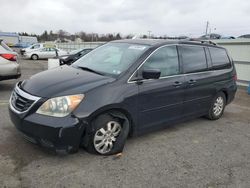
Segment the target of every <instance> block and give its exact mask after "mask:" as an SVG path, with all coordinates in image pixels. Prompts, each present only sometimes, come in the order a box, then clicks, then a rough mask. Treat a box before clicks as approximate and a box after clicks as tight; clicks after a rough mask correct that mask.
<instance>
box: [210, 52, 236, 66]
mask: <svg viewBox="0 0 250 188" xmlns="http://www.w3.org/2000/svg"><path fill="white" fill-rule="evenodd" d="M209 51H210V55H211V59H212V65H213V68H215V69H216V68H225V67H231V63H230V61H229V58H228V56H227V52H226V50H224V49H222V48H209Z"/></svg>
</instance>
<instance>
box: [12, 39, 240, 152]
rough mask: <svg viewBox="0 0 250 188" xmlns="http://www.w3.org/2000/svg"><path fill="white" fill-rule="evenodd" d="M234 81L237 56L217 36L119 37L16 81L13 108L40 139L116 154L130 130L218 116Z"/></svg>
mask: <svg viewBox="0 0 250 188" xmlns="http://www.w3.org/2000/svg"><path fill="white" fill-rule="evenodd" d="M236 89H237V87H236V72H235V68H234V64H233V61H232V59H231V58H230V56H229V55H228V53H227V51H226V50H225V49H224V48H222V47H219V46H217V45H215V44H213V43H209V42H192V41H166V40H118V41H113V42H109V43H106V44H104V45H102V46H100V47H98V48H96V49H94V50H93V51H91V52H89V53H88V54H87V55H85V56H83V57H82V58H80V59H79V60H77V61H76V62H75V63H73V64H72V65H71V66H67V65H64V66H61V67H58V68H56V69H51V70H47V71H44V72H41V73H38V74H36V75H34V76H32V77H31V78H30V79H28V80H24V81H21V82H19V83H17V85H16V87H15V89H14V91H13V92H12V95H11V98H10V102H9V112H10V117H11V120H12V122H13V123H14V124H15V126H16V128H17V129H18V130H19V131H20V132H21V133H22V135H23V136H24V137H25V138H26V139H27V140H29V141H31V142H33V143H35V144H38V145H41V146H44V147H47V148H51V149H53V150H55V151H57V152H59V153H65V152H67V153H69V152H70V153H71V152H76V151H77V150H78V148H79V146H83V147H84V148H85V149H86V150H87V151H89V152H91V153H97V154H102V155H111V154H115V153H118V152H121V151H122V150H123V147H124V144H125V141H126V139H127V137H128V136H136V135H140V134H143V133H146V132H150V131H153V130H157V129H161V128H164V127H166V126H168V125H170V124H174V123H177V122H181V121H186V120H188V119H192V118H196V117H201V116H206V117H207V118H208V119H211V120H217V119H219V118H220V117H221V116H222V115H223V112H224V108H225V106H226V105H227V104H229V103H230V102H231V101H232V100H233V99H234V96H235V93H236Z"/></svg>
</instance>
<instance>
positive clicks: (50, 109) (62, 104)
mask: <svg viewBox="0 0 250 188" xmlns="http://www.w3.org/2000/svg"><path fill="white" fill-rule="evenodd" d="M83 98H84V95H83V94H79V95H69V96H62V97H56V98H52V99H49V100H47V101H46V102H44V103H43V104H42V106H40V108H39V109H38V110H37V111H36V113H38V114H42V115H47V116H54V117H65V116H67V115H68V114H69V113H71V112H72V111H73V110H75V109H76V107H77V106H78V105H79V103H80V102H81V101H82V100H83Z"/></svg>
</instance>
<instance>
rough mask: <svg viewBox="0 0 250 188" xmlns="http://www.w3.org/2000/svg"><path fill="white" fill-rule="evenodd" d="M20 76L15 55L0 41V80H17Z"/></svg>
mask: <svg viewBox="0 0 250 188" xmlns="http://www.w3.org/2000/svg"><path fill="white" fill-rule="evenodd" d="M20 76H21V71H20V64H19V62H18V58H17V53H16V52H14V51H13V50H12V49H10V48H9V47H8V46H7V45H6V44H5V43H4V42H3V41H2V40H1V39H0V80H7V79H17V78H19V77H20Z"/></svg>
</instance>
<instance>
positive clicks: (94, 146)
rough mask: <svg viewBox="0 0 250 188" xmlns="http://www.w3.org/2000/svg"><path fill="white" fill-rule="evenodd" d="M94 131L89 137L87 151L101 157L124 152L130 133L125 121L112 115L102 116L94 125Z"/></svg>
mask: <svg viewBox="0 0 250 188" xmlns="http://www.w3.org/2000/svg"><path fill="white" fill-rule="evenodd" d="M92 126H93V131H92V133H91V135H90V136H89V141H88V145H87V147H86V149H87V151H88V152H90V153H96V154H101V155H113V154H116V153H119V152H122V150H123V147H124V145H125V142H126V139H127V137H128V133H129V126H127V125H125V123H124V120H122V119H120V118H117V117H113V116H112V115H110V114H103V115H100V116H98V117H97V118H96V120H94V122H93V123H92Z"/></svg>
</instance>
